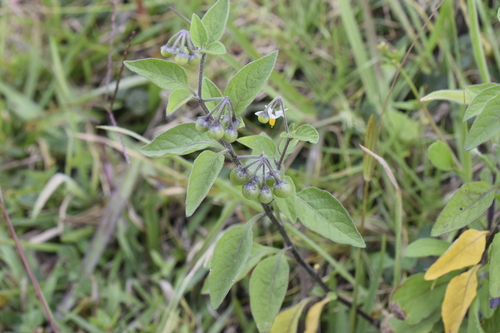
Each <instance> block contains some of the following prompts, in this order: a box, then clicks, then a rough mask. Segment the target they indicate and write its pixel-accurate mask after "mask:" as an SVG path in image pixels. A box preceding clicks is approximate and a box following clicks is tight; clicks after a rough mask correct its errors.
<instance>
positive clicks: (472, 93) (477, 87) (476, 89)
mask: <svg viewBox="0 0 500 333" xmlns="http://www.w3.org/2000/svg"><path fill="white" fill-rule="evenodd" d="M497 85H498V84H496V83H491V82H490V83H481V84H472V85H469V86H465V91H466V92H467V95H469V97H470V98H471V100H473V99H474V98H476V96H477V95H478V94H479V93H480V92H481V91H484V90H486V89H488V88H491V87H493V86H497Z"/></svg>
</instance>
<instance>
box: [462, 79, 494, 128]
mask: <svg viewBox="0 0 500 333" xmlns="http://www.w3.org/2000/svg"><path fill="white" fill-rule="evenodd" d="M499 92H500V85H493V86H491V87H488V88H487V89H484V90H482V91H480V92H479V93H478V94H477V96H476V97H474V99H473V100H472V102H471V103H470V105H469V106H468V107H467V110H466V111H465V114H464V119H463V121H467V120H468V119H470V118H472V117H475V116H477V115H479V114H481V112H483V110H484V107H485V106H486V103H487V102H489V101H490V100H491V99H493V98H494V97H495V96H496V95H497V94H498V93H499Z"/></svg>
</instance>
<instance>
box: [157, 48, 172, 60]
mask: <svg viewBox="0 0 500 333" xmlns="http://www.w3.org/2000/svg"><path fill="white" fill-rule="evenodd" d="M160 53H161V55H162V56H163V57H165V58H170V57H171V56H173V55H174V54H173V53H172V52H170V51H169V50H168V49H167V48H166V47H164V46H162V47H161V49H160Z"/></svg>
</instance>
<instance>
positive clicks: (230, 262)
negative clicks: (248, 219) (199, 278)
mask: <svg viewBox="0 0 500 333" xmlns="http://www.w3.org/2000/svg"><path fill="white" fill-rule="evenodd" d="M252 240H253V233H252V223H247V224H245V225H242V226H238V227H234V228H231V229H229V230H228V231H227V232H226V233H225V234H224V236H222V238H221V239H220V240H219V241H218V242H217V245H215V249H214V255H213V257H212V270H211V272H210V282H209V284H210V286H209V290H210V301H211V303H212V308H214V309H217V308H218V307H219V306H220V305H221V303H222V301H223V300H224V298H225V297H226V295H227V293H228V292H229V290H230V289H231V287H232V286H233V283H234V282H235V281H236V278H237V277H238V275H239V274H240V272H241V271H242V269H243V267H244V265H245V262H246V261H247V259H248V257H249V256H250V251H251V250H252Z"/></svg>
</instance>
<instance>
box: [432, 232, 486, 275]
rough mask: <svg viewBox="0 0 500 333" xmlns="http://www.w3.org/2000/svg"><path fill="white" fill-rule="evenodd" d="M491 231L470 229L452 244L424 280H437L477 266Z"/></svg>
mask: <svg viewBox="0 0 500 333" xmlns="http://www.w3.org/2000/svg"><path fill="white" fill-rule="evenodd" d="M488 233H489V231H478V230H474V229H469V230H467V231H465V232H464V233H463V234H461V235H460V237H458V239H457V240H456V241H455V242H454V243H453V244H451V246H450V248H449V249H448V251H446V252H445V253H444V254H443V255H442V256H441V257H439V259H438V260H437V261H436V262H435V263H434V264H433V265H432V266H431V267H429V269H428V270H427V272H426V273H425V276H424V278H425V279H426V280H435V279H437V278H438V277H440V276H443V275H444V274H446V273H448V272H451V271H453V270H455V269H460V268H464V267H467V266H471V265H475V264H477V263H478V262H479V261H480V260H481V257H482V255H483V252H484V248H485V246H486V235H487V234H488Z"/></svg>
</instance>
